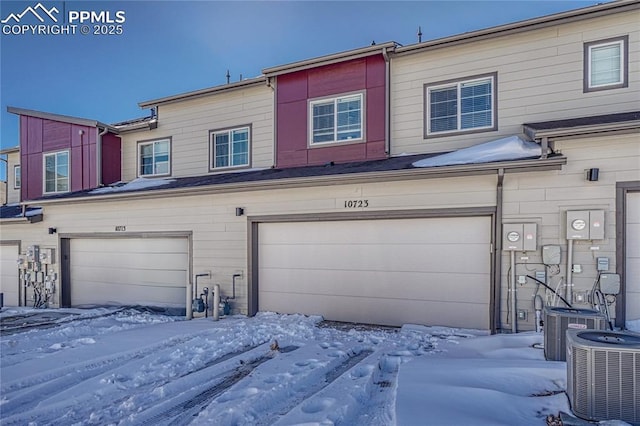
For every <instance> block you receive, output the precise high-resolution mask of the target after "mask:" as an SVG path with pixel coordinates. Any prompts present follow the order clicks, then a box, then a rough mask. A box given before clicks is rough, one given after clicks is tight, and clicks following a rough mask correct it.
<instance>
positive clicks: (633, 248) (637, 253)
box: [627, 213, 640, 259]
mask: <svg viewBox="0 0 640 426" xmlns="http://www.w3.org/2000/svg"><path fill="white" fill-rule="evenodd" d="M639 214H640V213H639ZM627 235H628V236H629V237H630V238H631V241H628V242H627V257H630V258H636V259H640V243H636V244H634V240H636V241H637V239H638V235H640V223H627Z"/></svg>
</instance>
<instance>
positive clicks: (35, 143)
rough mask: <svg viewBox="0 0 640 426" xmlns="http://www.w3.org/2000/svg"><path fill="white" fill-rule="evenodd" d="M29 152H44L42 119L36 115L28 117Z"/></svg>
mask: <svg viewBox="0 0 640 426" xmlns="http://www.w3.org/2000/svg"><path fill="white" fill-rule="evenodd" d="M25 142H26V146H27V149H26V151H27V154H34V153H36V152H42V120H41V119H40V118H35V117H27V139H26V140H25Z"/></svg>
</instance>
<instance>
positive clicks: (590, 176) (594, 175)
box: [587, 168, 600, 182]
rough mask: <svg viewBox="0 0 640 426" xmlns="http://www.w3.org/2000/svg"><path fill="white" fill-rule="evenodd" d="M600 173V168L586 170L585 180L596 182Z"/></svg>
mask: <svg viewBox="0 0 640 426" xmlns="http://www.w3.org/2000/svg"><path fill="white" fill-rule="evenodd" d="M599 174H600V169H598V168H593V169H589V170H587V180H588V181H589V182H596V181H597V180H598V175H599Z"/></svg>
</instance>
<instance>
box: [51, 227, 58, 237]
mask: <svg viewBox="0 0 640 426" xmlns="http://www.w3.org/2000/svg"><path fill="white" fill-rule="evenodd" d="M56 232H58V228H49V235H53V234H55V233H56Z"/></svg>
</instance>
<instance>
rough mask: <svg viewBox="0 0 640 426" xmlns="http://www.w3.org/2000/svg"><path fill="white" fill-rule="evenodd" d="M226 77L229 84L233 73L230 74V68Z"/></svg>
mask: <svg viewBox="0 0 640 426" xmlns="http://www.w3.org/2000/svg"><path fill="white" fill-rule="evenodd" d="M225 77H227V84H229V82H230V81H231V74H229V70H227V75H226V76H225Z"/></svg>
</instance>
